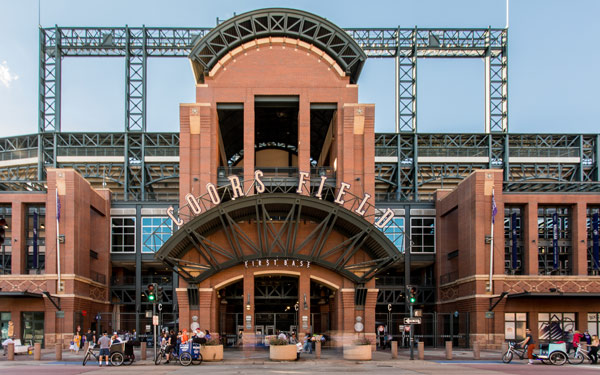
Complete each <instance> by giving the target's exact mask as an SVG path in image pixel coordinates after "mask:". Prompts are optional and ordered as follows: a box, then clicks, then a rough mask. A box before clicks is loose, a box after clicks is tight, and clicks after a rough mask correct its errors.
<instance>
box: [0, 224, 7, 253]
mask: <svg viewBox="0 0 600 375" xmlns="http://www.w3.org/2000/svg"><path fill="white" fill-rule="evenodd" d="M6 226H7V224H6V219H5V218H0V246H2V245H4V236H6Z"/></svg>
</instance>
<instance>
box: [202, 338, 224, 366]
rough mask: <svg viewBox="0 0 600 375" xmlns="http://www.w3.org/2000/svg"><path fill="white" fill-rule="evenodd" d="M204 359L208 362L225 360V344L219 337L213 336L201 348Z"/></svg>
mask: <svg viewBox="0 0 600 375" xmlns="http://www.w3.org/2000/svg"><path fill="white" fill-rule="evenodd" d="M200 353H201V354H202V359H203V360H204V361H206V362H218V361H222V360H223V344H221V342H220V341H219V339H218V338H212V339H210V340H208V341H206V343H205V344H204V345H202V349H200Z"/></svg>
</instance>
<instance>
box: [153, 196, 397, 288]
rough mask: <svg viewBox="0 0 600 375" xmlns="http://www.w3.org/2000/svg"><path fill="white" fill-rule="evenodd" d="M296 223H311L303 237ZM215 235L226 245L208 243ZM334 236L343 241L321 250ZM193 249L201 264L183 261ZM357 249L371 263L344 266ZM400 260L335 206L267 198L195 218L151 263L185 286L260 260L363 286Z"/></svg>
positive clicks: (376, 234)
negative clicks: (306, 264) (250, 231)
mask: <svg viewBox="0 0 600 375" xmlns="http://www.w3.org/2000/svg"><path fill="white" fill-rule="evenodd" d="M301 221H310V222H311V223H314V225H313V226H312V229H311V232H310V233H309V234H308V235H306V234H305V233H303V234H302V235H301V234H300V232H299V229H300V228H301V227H302V225H301ZM240 222H250V223H252V225H253V226H254V227H255V230H256V233H257V236H255V238H257V240H255V239H254V238H251V237H250V236H248V235H247V234H246V232H245V231H244V230H243V229H242V227H240V225H239V223H240ZM275 223H277V224H275ZM217 231H219V232H222V233H223V234H224V235H225V237H226V239H227V244H226V245H223V244H217V243H215V242H213V241H211V239H209V237H210V235H211V234H213V233H216V232H217ZM334 231H335V232H338V233H340V234H342V235H343V237H344V238H345V239H344V240H343V241H342V242H340V243H336V244H335V245H331V244H327V239H328V237H329V235H330V234H331V233H332V232H334ZM193 249H195V250H196V251H197V252H198V253H199V254H200V259H201V260H200V261H199V262H191V261H187V260H183V259H182V258H183V257H184V256H185V254H187V253H188V252H189V251H190V250H193ZM361 249H362V250H364V251H365V252H366V253H367V254H368V256H369V257H370V258H371V259H370V260H368V261H365V262H361V263H359V264H356V263H350V261H351V259H352V257H353V256H354V255H355V254H356V253H357V252H358V251H359V250H361ZM400 255H401V254H400V252H398V250H397V248H396V246H395V245H394V244H393V243H392V242H391V241H390V240H389V239H388V238H387V237H386V236H385V235H384V234H383V233H382V232H381V231H380V230H378V229H377V228H376V227H374V226H373V224H371V223H369V222H368V221H366V220H365V219H363V218H362V217H360V216H358V215H356V214H354V213H352V212H351V211H349V210H347V209H345V208H343V207H341V206H338V205H337V204H334V203H331V202H328V201H322V200H319V199H317V198H313V197H310V196H304V195H298V194H284V193H272V194H261V195H254V196H249V197H244V198H238V199H236V200H232V201H228V202H225V203H222V204H220V205H219V206H217V207H214V208H212V209H210V210H208V211H206V212H205V213H203V214H200V215H199V216H197V217H195V218H194V219H192V220H191V221H189V222H188V223H187V224H185V225H184V226H182V227H181V228H179V230H178V231H177V232H175V234H174V235H173V236H172V237H171V238H170V239H169V240H168V241H167V242H165V244H164V245H163V246H162V247H161V249H160V250H159V251H158V252H157V253H156V255H155V257H156V259H159V260H161V261H163V262H164V263H165V264H166V265H167V266H168V267H170V268H171V269H173V271H175V272H177V273H178V274H179V275H181V276H182V277H184V278H185V279H186V281H187V282H188V283H190V284H196V283H199V282H200V281H202V280H205V279H206V278H208V277H210V276H212V275H214V274H216V273H217V272H219V271H221V270H223V269H226V268H229V267H233V266H235V265H238V264H241V263H244V262H245V261H252V260H258V259H265V258H268V259H282V260H283V259H289V260H290V261H291V260H303V261H310V262H311V263H312V264H316V265H319V266H322V267H325V268H328V269H330V270H333V271H335V272H337V273H339V274H341V275H343V276H344V277H346V278H348V279H350V280H352V281H354V282H355V283H364V282H366V281H368V280H369V279H371V278H372V277H373V276H374V275H375V274H376V273H377V272H379V271H381V270H383V269H385V268H387V267H389V266H390V265H391V264H392V263H394V262H395V261H397V260H398V259H400ZM217 258H218V259H221V260H217Z"/></svg>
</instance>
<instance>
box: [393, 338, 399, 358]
mask: <svg viewBox="0 0 600 375" xmlns="http://www.w3.org/2000/svg"><path fill="white" fill-rule="evenodd" d="M392 358H393V359H396V358H398V341H392Z"/></svg>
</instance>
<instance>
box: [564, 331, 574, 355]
mask: <svg viewBox="0 0 600 375" xmlns="http://www.w3.org/2000/svg"><path fill="white" fill-rule="evenodd" d="M563 341H564V342H565V344H566V346H567V354H569V353H570V352H571V349H573V330H572V329H568V330H567V331H565V332H564V333H563Z"/></svg>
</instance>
